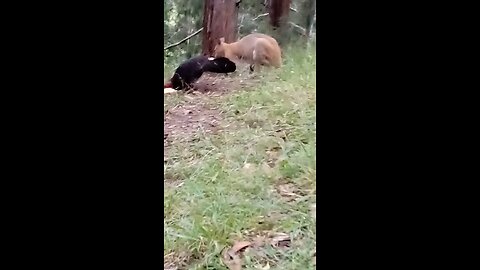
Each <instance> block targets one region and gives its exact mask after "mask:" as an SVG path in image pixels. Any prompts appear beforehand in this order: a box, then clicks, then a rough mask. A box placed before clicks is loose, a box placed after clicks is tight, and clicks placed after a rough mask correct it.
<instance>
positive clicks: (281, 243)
mask: <svg viewBox="0 0 480 270" xmlns="http://www.w3.org/2000/svg"><path fill="white" fill-rule="evenodd" d="M290 242H291V240H290V235H288V234H286V233H276V234H275V237H273V238H272V242H271V243H272V246H274V247H288V246H290Z"/></svg>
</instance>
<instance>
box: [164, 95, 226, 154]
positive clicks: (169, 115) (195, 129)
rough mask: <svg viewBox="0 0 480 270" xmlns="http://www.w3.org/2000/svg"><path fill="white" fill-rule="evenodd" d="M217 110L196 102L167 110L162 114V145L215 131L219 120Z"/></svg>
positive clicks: (188, 139)
mask: <svg viewBox="0 0 480 270" xmlns="http://www.w3.org/2000/svg"><path fill="white" fill-rule="evenodd" d="M219 114H220V113H219V111H218V110H215V109H212V108H208V107H206V106H204V105H202V104H201V102H200V104H198V103H196V102H188V103H185V104H181V105H178V106H176V107H174V108H171V109H170V110H168V111H167V112H166V113H165V115H164V121H163V125H164V126H163V133H164V135H163V136H164V137H163V139H164V144H163V145H164V147H166V146H168V145H169V143H170V142H172V141H174V140H182V141H184V140H187V141H190V140H192V139H193V138H195V137H197V136H196V135H199V134H202V133H211V132H213V131H215V130H216V129H217V127H218V125H219V122H220V115H219Z"/></svg>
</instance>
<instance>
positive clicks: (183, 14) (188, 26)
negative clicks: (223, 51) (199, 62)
mask: <svg viewBox="0 0 480 270" xmlns="http://www.w3.org/2000/svg"><path fill="white" fill-rule="evenodd" d="M288 1H289V4H290V7H289V13H288V17H287V18H286V20H288V21H287V22H286V24H285V25H283V27H281V28H277V30H273V27H272V25H271V23H270V6H269V2H270V0H241V2H240V1H239V0H236V1H235V4H236V8H235V10H234V11H233V13H232V10H229V11H227V9H226V7H225V8H223V9H222V8H220V10H218V9H212V10H210V12H211V15H214V16H215V17H217V16H218V14H213V13H212V12H213V11H214V10H216V11H219V12H220V13H224V12H225V14H223V15H222V16H225V17H228V18H229V19H228V20H223V23H224V24H225V25H224V26H222V25H221V23H222V19H219V20H212V19H213V18H210V20H211V23H213V24H214V25H213V26H214V27H215V26H217V27H219V28H221V29H222V28H223V30H221V31H223V33H224V34H225V39H226V40H227V41H229V42H230V41H235V40H236V39H238V38H240V37H243V36H245V35H248V34H250V33H253V32H260V33H265V34H270V35H272V36H274V37H275V38H277V39H278V41H279V42H280V45H281V46H282V47H284V46H288V44H289V43H290V42H297V41H298V40H300V39H299V37H306V36H307V35H309V36H311V37H310V38H309V39H308V42H309V43H310V42H311V41H315V22H316V20H315V17H316V15H315V14H316V13H315V8H316V7H315V0H288ZM223 2H224V4H225V5H227V6H228V7H233V5H231V4H232V1H231V0H230V1H229V0H224V1H223ZM238 2H239V3H238ZM163 3H164V10H163V12H164V16H165V17H164V18H165V20H164V52H165V57H164V66H165V67H167V66H169V65H176V64H178V62H179V61H182V60H185V59H187V58H190V57H192V56H194V55H198V54H202V52H204V47H205V46H204V38H205V37H204V35H205V32H204V29H203V28H202V27H203V26H204V22H205V20H204V19H205V18H204V13H205V8H206V7H207V6H208V4H210V5H211V4H215V3H214V0H203V1H200V0H198V1H197V0H196V1H191V0H164V2H163ZM274 12H275V11H274ZM228 14H230V15H228ZM312 14H313V15H312ZM220 15H221V14H220ZM222 16H220V17H222ZM206 19H208V14H207V18H206ZM207 22H208V20H207ZM217 23H218V24H219V25H216V24H217ZM279 23H280V24H281V23H282V22H281V20H280V21H279ZM231 24H234V25H233V26H232V25H231ZM232 28H233V29H234V30H233V31H232ZM279 30H282V31H284V33H278V32H279ZM233 34H235V36H233ZM212 35H216V34H215V32H213V33H212V32H211V33H210V38H208V40H210V41H209V42H213V44H215V42H216V41H215V38H217V36H212ZM218 36H220V35H218ZM187 37H188V38H187ZM186 38H187V39H186ZM218 38H219V37H218ZM302 40H304V41H303V42H305V40H307V39H302ZM179 41H183V42H181V43H179ZM177 43H179V44H177ZM175 44H176V45H175ZM207 44H208V45H206V47H208V49H206V50H205V51H207V52H210V51H211V50H212V46H211V45H210V44H211V43H207ZM172 45H174V46H172ZM213 47H214V45H213Z"/></svg>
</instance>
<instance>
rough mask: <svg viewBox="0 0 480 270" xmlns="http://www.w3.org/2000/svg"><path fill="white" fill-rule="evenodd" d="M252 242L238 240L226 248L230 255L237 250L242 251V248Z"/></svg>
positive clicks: (234, 253)
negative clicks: (229, 247)
mask: <svg viewBox="0 0 480 270" xmlns="http://www.w3.org/2000/svg"><path fill="white" fill-rule="evenodd" d="M251 244H252V243H250V242H248V241H240V242H237V243H235V245H233V247H232V248H231V249H229V250H228V254H229V255H230V256H233V255H236V254H237V253H238V252H239V251H242V250H243V249H244V248H246V247H248V246H250V245H251Z"/></svg>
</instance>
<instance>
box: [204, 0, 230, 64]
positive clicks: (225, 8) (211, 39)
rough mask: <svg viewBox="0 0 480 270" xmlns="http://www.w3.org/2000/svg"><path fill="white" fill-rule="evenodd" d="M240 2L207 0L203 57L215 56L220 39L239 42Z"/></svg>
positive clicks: (205, 3)
mask: <svg viewBox="0 0 480 270" xmlns="http://www.w3.org/2000/svg"><path fill="white" fill-rule="evenodd" d="M237 2H239V1H238V0H205V2H204V9H203V39H202V53H203V55H209V56H211V55H213V52H214V50H215V46H216V45H217V44H218V41H219V40H220V38H222V37H223V38H225V42H227V43H230V42H235V41H236V40H237V29H238V24H237V20H238V5H237V4H238V3H237Z"/></svg>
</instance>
